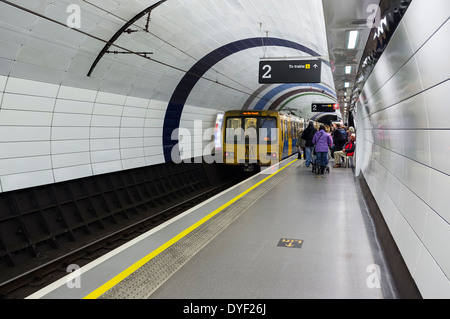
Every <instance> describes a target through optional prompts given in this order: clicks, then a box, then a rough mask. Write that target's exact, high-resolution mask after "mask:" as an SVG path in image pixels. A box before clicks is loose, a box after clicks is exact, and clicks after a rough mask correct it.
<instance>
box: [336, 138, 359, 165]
mask: <svg viewBox="0 0 450 319" xmlns="http://www.w3.org/2000/svg"><path fill="white" fill-rule="evenodd" d="M355 140H356V135H355V134H352V135H351V136H350V141H349V142H348V143H346V144H345V145H344V146H343V148H342V151H336V152H334V163H335V165H334V166H333V167H334V168H337V167H341V157H343V158H345V157H346V156H353V154H354V153H355V147H356V145H355Z"/></svg>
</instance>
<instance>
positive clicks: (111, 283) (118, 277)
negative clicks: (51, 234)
mask: <svg viewBox="0 0 450 319" xmlns="http://www.w3.org/2000/svg"><path fill="white" fill-rule="evenodd" d="M295 161H297V159H295V160H293V161H292V162H290V163H289V164H287V165H286V166H284V167H282V168H280V169H279V170H277V171H276V172H275V173H273V174H271V175H269V176H267V177H266V178H264V179H263V180H261V181H259V182H258V183H256V184H255V185H253V186H252V187H250V188H249V189H247V190H246V191H244V192H242V193H241V194H239V195H238V196H236V197H235V198H233V199H231V200H230V201H228V202H227V203H225V204H223V205H222V206H220V207H219V208H217V209H216V210H214V211H213V212H212V213H210V214H209V215H207V216H205V217H203V218H202V219H201V220H199V221H198V222H196V223H195V224H193V225H192V226H190V227H189V228H187V229H186V230H184V231H183V232H181V233H179V234H178V235H177V236H175V237H173V238H172V239H171V240H169V241H168V242H166V243H165V244H163V245H162V246H160V247H159V248H157V249H155V250H154V251H152V252H151V253H150V254H148V255H147V256H145V257H144V258H142V259H141V260H139V261H137V262H136V263H134V264H133V265H131V266H130V267H128V268H127V269H125V270H124V271H122V272H121V273H120V274H118V275H116V276H115V277H114V278H112V279H110V280H109V281H107V282H106V283H104V284H103V285H102V286H100V287H99V288H97V289H96V290H94V291H93V292H91V293H90V294H88V295H87V296H86V297H84V298H83V299H96V298H98V297H100V296H101V295H102V294H104V293H105V292H107V291H108V290H109V289H111V288H112V287H114V286H115V285H117V284H118V283H119V282H121V281H122V280H124V279H125V278H126V277H128V276H129V275H131V274H132V273H133V272H135V271H136V270H138V269H139V268H141V267H142V266H144V265H145V264H146V263H147V262H149V261H150V260H151V259H153V258H154V257H156V256H157V255H159V254H160V253H162V252H163V251H164V250H166V249H167V248H169V247H170V246H172V245H173V244H175V243H176V242H177V241H179V240H180V239H181V238H183V237H184V236H186V235H188V234H189V233H191V232H192V231H193V230H195V229H196V228H197V227H199V226H200V225H202V224H204V223H205V222H206V221H208V220H209V219H211V218H212V217H214V216H215V215H217V214H218V213H219V212H220V211H222V210H224V209H225V208H227V207H228V206H230V205H231V204H233V203H234V202H235V201H237V200H238V199H239V198H241V197H243V196H244V195H246V194H247V193H248V192H250V191H251V190H253V189H255V188H256V187H258V186H259V185H261V184H262V183H264V182H265V181H267V180H268V179H269V178H271V177H272V176H274V175H276V174H278V173H279V172H281V171H282V170H283V169H285V168H286V167H288V166H289V165H291V164H292V163H294V162H295Z"/></svg>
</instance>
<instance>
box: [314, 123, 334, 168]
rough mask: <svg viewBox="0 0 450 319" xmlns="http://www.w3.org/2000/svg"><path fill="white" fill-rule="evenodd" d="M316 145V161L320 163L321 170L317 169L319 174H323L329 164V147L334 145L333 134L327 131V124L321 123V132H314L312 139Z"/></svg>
mask: <svg viewBox="0 0 450 319" xmlns="http://www.w3.org/2000/svg"><path fill="white" fill-rule="evenodd" d="M312 142H313V144H314V145H316V163H317V165H320V170H317V173H318V174H321V175H323V172H324V171H325V167H326V166H327V164H328V149H329V148H330V147H331V146H332V145H333V140H332V139H331V136H330V135H329V134H328V133H327V132H325V126H324V125H320V127H319V132H316V134H314V137H313V139H312Z"/></svg>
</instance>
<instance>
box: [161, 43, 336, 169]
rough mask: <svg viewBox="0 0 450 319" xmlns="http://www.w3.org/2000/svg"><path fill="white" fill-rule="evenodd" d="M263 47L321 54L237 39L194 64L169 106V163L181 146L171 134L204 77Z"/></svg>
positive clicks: (165, 134)
mask: <svg viewBox="0 0 450 319" xmlns="http://www.w3.org/2000/svg"><path fill="white" fill-rule="evenodd" d="M263 45H264V46H281V47H287V48H292V49H297V50H299V51H302V52H304V53H307V54H309V55H311V56H315V57H318V56H320V54H319V53H317V52H315V51H314V50H312V49H310V48H308V47H306V46H304V45H302V44H299V43H297V42H293V41H289V40H284V39H280V38H270V37H268V38H264V43H263V44H262V43H261V38H260V37H258V38H247V39H242V40H238V41H235V42H231V43H228V44H225V45H223V46H221V47H220V48H217V49H216V50H214V51H211V52H210V53H208V54H207V55H205V56H204V57H203V58H202V59H200V60H199V61H197V63H195V64H194V65H193V66H192V67H191V68H190V69H189V71H188V72H186V74H185V75H184V76H183V78H182V79H181V80H180V82H179V83H178V85H177V87H176V88H175V90H174V92H173V94H172V97H171V98H170V101H169V104H168V106H167V110H166V114H165V117H164V124H163V134H162V145H163V153H164V159H165V161H166V162H170V161H172V155H171V153H172V149H173V148H174V147H176V146H177V145H178V140H177V139H175V140H174V139H172V132H173V131H174V130H175V129H177V128H179V126H180V120H181V114H182V112H183V108H184V105H185V103H186V100H187V98H188V97H189V94H190V93H191V91H192V89H193V88H194V86H195V85H196V84H197V82H198V81H199V80H200V79H201V77H202V76H203V75H204V74H205V73H206V72H207V71H208V70H209V69H211V68H212V67H213V66H214V65H215V64H216V63H218V62H219V61H221V60H222V59H224V58H226V57H228V56H230V55H232V54H234V53H237V52H239V51H242V50H246V49H251V48H256V47H260V46H263ZM319 59H320V58H319ZM320 60H322V62H323V63H325V64H326V65H328V66H330V63H329V62H328V61H325V60H323V59H320Z"/></svg>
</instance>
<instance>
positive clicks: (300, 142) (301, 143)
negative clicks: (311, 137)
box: [297, 129, 306, 159]
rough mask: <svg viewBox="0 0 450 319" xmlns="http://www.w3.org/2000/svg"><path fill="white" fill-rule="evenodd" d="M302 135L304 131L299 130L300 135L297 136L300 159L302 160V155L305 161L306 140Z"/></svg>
mask: <svg viewBox="0 0 450 319" xmlns="http://www.w3.org/2000/svg"><path fill="white" fill-rule="evenodd" d="M302 134H303V129H299V130H298V135H297V148H298V159H301V158H302V154H303V159H305V142H306V141H305V140H304V139H302Z"/></svg>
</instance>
